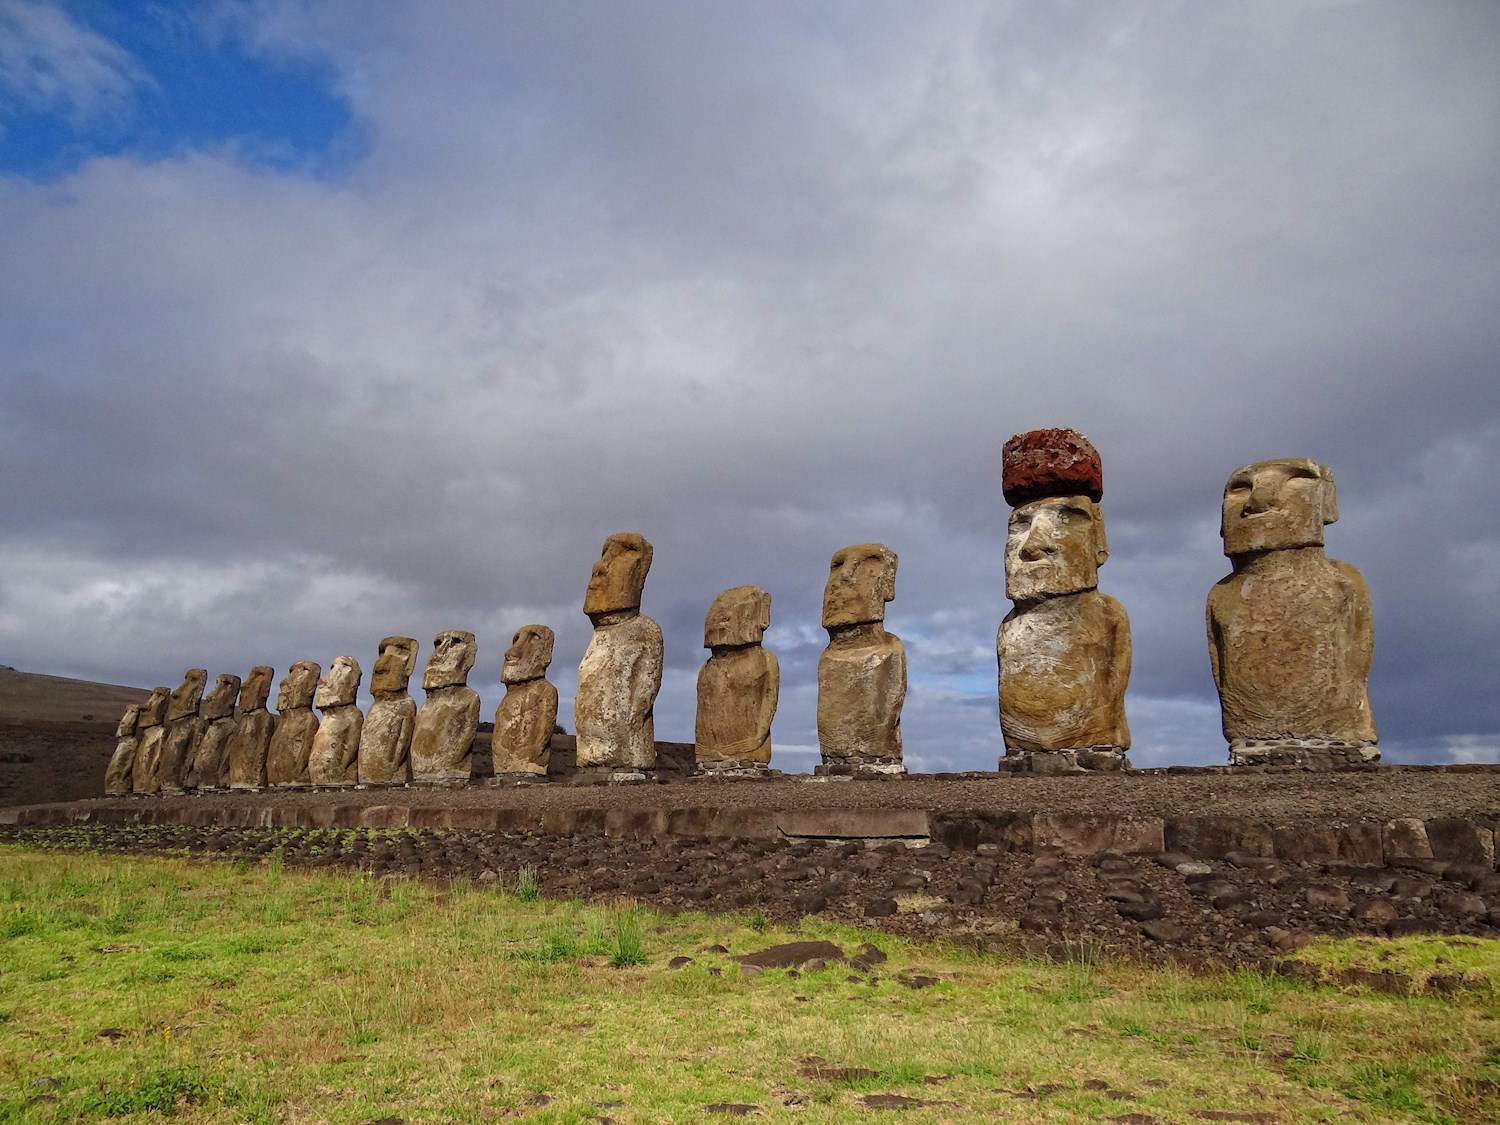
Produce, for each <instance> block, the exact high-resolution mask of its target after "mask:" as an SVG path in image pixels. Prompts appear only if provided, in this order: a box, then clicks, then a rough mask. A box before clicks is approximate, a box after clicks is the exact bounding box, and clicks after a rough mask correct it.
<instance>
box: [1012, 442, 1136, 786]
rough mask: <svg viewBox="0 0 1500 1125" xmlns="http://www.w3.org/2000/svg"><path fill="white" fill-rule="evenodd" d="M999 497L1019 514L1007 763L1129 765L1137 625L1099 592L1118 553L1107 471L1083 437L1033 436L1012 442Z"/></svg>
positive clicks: (1048, 767) (1024, 768) (1037, 768)
mask: <svg viewBox="0 0 1500 1125" xmlns="http://www.w3.org/2000/svg"><path fill="white" fill-rule="evenodd" d="M1002 460H1003V470H1002V477H1001V490H1002V492H1003V493H1004V495H1005V500H1006V503H1008V504H1010V505H1011V506H1012V507H1013V508H1014V509H1015V510H1014V511H1012V512H1011V514H1010V527H1009V529H1008V531H1007V533H1006V538H1005V595H1006V597H1008V598H1010V600H1011V601H1013V602H1014V603H1015V608H1013V609H1012V610H1011V611H1010V612H1009V613H1007V614H1006V615H1005V620H1004V621H1002V622H1001V623H1000V631H999V633H998V634H997V635H996V637H995V653H996V656H997V658H998V660H999V666H1000V732H1001V734H1002V735H1003V736H1004V738H1005V757H1003V758H1002V759H1001V760H1000V768H1001V769H1002V770H1006V771H1013V772H1020V773H1068V772H1073V771H1076V770H1090V769H1093V770H1116V769H1124V768H1129V765H1130V762H1129V761H1128V759H1126V757H1125V751H1126V750H1128V749H1129V748H1130V729H1129V727H1128V726H1126V723H1125V685H1126V682H1127V681H1128V680H1129V679H1130V654H1131V649H1130V619H1129V618H1128V617H1127V616H1126V614H1125V609H1124V607H1123V606H1121V605H1120V603H1119V602H1117V601H1116V600H1115V599H1114V598H1112V597H1110V596H1109V595H1108V594H1101V593H1100V592H1099V590H1098V585H1099V567H1100V566H1102V565H1103V563H1104V560H1105V559H1107V558H1109V546H1108V544H1107V543H1106V542H1105V538H1104V514H1103V512H1102V511H1101V510H1100V507H1099V501H1100V499H1101V498H1102V497H1103V495H1104V475H1103V467H1102V466H1101V464H1100V461H1099V452H1098V450H1096V449H1095V448H1094V446H1093V444H1092V443H1090V441H1089V439H1088V438H1086V437H1084V436H1083V435H1082V434H1080V433H1078V432H1077V431H1076V430H1032V431H1030V432H1029V433H1024V434H1017V435H1016V436H1015V437H1013V438H1011V439H1010V440H1009V441H1008V442H1006V443H1005V449H1004V452H1003V454H1002Z"/></svg>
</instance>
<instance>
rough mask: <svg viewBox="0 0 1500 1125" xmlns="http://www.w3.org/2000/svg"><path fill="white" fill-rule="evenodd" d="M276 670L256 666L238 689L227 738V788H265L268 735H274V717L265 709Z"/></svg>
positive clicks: (268, 751) (268, 750) (268, 752)
mask: <svg viewBox="0 0 1500 1125" xmlns="http://www.w3.org/2000/svg"><path fill="white" fill-rule="evenodd" d="M275 680H276V671H275V669H273V668H272V667H270V665H267V664H257V665H256V666H255V667H254V668H251V669H250V675H249V676H247V677H245V682H244V684H242V685H241V686H240V713H239V715H238V716H236V718H235V720H234V733H233V734H231V735H230V736H229V750H228V755H229V765H228V775H229V788H231V789H242V790H256V789H264V788H265V787H266V759H267V758H268V757H270V754H271V736H272V735H273V734H275V733H276V716H275V715H273V714H271V712H270V711H268V710H266V701H267V700H268V699H270V698H271V684H273V683H274V682H275Z"/></svg>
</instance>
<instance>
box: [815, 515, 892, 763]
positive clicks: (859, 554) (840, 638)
mask: <svg viewBox="0 0 1500 1125" xmlns="http://www.w3.org/2000/svg"><path fill="white" fill-rule="evenodd" d="M896 561H897V560H896V553H895V552H894V551H892V550H890V549H889V548H887V547H884V546H882V545H881V544H879V543H861V544H858V545H857V546H853V547H845V548H844V549H843V550H842V551H839V552H837V553H836V554H835V555H834V556H833V561H832V562H831V563H829V566H828V584H827V586H826V587H824V590H823V627H824V628H825V629H827V630H828V647H827V648H826V649H824V650H823V655H822V657H820V658H819V660H818V748H819V749H820V750H821V751H822V755H823V764H824V766H825V767H826V766H854V767H858V768H860V769H865V770H872V769H873V770H880V771H882V772H887V773H905V772H906V767H905V766H904V765H902V762H901V705H902V704H903V703H904V702H905V701H906V648H905V646H903V645H902V644H901V638H900V637H898V636H896V635H895V634H894V633H887V632H886V631H885V603H886V602H888V601H891V600H892V599H894V598H895V596H896Z"/></svg>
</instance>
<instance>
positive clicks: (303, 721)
mask: <svg viewBox="0 0 1500 1125" xmlns="http://www.w3.org/2000/svg"><path fill="white" fill-rule="evenodd" d="M322 674H323V669H322V667H321V666H320V665H318V664H315V663H314V662H313V661H311V660H299V661H297V663H295V664H293V665H292V666H291V667H290V668H288V669H287V673H286V676H285V678H284V679H282V681H281V686H280V688H279V689H278V691H277V693H276V711H277V715H276V730H275V731H274V732H273V733H272V735H271V749H270V750H269V751H268V752H267V754H266V784H267V785H269V786H270V787H271V788H273V789H276V788H286V787H288V786H302V785H311V784H312V779H311V778H310V777H309V776H308V773H307V763H308V760H309V759H310V758H311V757H312V746H313V739H314V738H316V737H317V734H318V716H317V715H316V714H314V713H313V709H312V702H313V693H314V692H315V691H317V690H318V679H319V677H321V676H322Z"/></svg>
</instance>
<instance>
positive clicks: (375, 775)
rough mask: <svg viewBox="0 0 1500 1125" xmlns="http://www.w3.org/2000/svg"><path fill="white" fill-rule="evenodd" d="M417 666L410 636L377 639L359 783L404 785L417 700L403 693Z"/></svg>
mask: <svg viewBox="0 0 1500 1125" xmlns="http://www.w3.org/2000/svg"><path fill="white" fill-rule="evenodd" d="M416 670H417V642H416V639H415V638H413V637H386V638H385V640H383V641H381V642H380V654H379V655H378V656H376V658H375V670H374V671H373V672H372V673H371V674H370V694H371V695H373V696H374V697H375V702H374V703H372V704H371V705H370V713H369V714H368V715H366V716H365V725H364V727H363V729H362V730H361V731H360V734H359V784H361V785H405V784H406V782H407V781H408V780H409V779H410V778H411V736H412V731H413V730H414V729H415V727H416V721H417V704H416V700H414V699H412V697H411V696H410V695H408V694H407V691H406V687H407V684H408V683H409V682H410V681H411V674H412V673H413V672H415V671H416Z"/></svg>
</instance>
